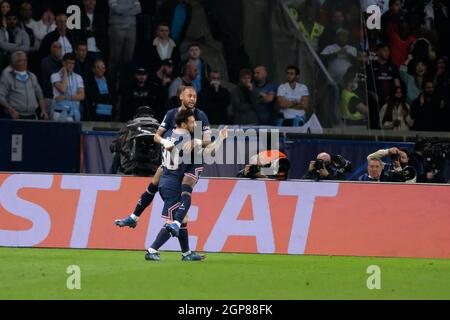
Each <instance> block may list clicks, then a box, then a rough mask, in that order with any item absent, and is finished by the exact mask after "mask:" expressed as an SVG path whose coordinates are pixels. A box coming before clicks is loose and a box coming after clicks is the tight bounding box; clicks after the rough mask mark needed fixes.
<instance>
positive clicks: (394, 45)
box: [388, 27, 416, 67]
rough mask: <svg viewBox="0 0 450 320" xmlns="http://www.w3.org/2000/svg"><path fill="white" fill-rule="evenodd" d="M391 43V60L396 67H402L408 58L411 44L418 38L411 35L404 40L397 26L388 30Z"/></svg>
mask: <svg viewBox="0 0 450 320" xmlns="http://www.w3.org/2000/svg"><path fill="white" fill-rule="evenodd" d="M388 37H389V45H390V48H391V60H392V63H393V64H394V65H395V66H396V67H400V66H401V65H402V64H403V63H404V62H405V61H406V59H407V58H408V54H409V51H410V49H411V45H412V44H413V43H414V41H415V40H416V37H415V36H413V35H409V36H408V38H406V40H402V39H401V38H400V35H399V34H398V32H397V30H396V29H395V28H391V27H390V28H389V30H388Z"/></svg>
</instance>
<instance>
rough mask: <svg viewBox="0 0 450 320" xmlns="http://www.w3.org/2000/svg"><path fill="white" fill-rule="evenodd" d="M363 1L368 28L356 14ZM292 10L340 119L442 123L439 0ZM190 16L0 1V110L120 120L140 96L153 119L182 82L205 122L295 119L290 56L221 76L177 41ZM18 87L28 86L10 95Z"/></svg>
mask: <svg viewBox="0 0 450 320" xmlns="http://www.w3.org/2000/svg"><path fill="white" fill-rule="evenodd" d="M71 4H76V5H79V6H80V8H81V29H80V30H79V29H71V28H68V24H67V21H68V16H67V15H66V13H65V10H66V8H67V6H69V5H71ZM373 4H375V5H378V6H379V7H380V9H381V12H382V17H381V29H379V30H378V29H373V30H369V29H368V28H366V24H365V21H366V19H367V18H368V16H367V15H366V14H365V11H366V8H367V7H368V6H369V5H373ZM291 14H293V15H294V17H295V19H297V20H298V24H299V30H300V32H302V33H303V34H304V36H305V39H306V40H307V41H309V42H310V44H311V46H312V48H314V50H316V51H317V53H318V56H319V57H320V58H321V59H322V60H323V62H324V65H325V66H326V68H327V69H328V72H329V74H330V75H331V77H332V78H333V79H334V80H335V82H336V83H337V84H338V85H339V87H340V89H341V90H340V97H339V108H338V110H336V111H337V113H338V114H339V116H340V118H341V119H342V120H343V122H344V123H345V124H346V125H363V126H368V127H370V128H372V129H380V128H381V129H384V130H400V131H406V130H425V131H426V130H433V131H450V121H449V120H448V119H449V118H450V90H449V89H450V79H449V67H448V61H447V57H448V55H449V53H450V48H449V44H448V41H446V40H445V37H446V35H447V31H448V30H449V25H450V20H449V12H448V6H447V4H446V3H445V1H442V0H420V1H408V0H364V1H359V0H343V1H331V0H304V1H302V2H301V5H300V7H298V8H291ZM191 18H192V5H191V3H190V0H166V1H162V4H161V5H160V6H157V1H143V0H142V1H140V0H66V1H56V0H44V1H37V0H10V1H8V0H4V1H1V3H0V19H1V24H2V25H1V28H0V50H1V52H0V64H1V68H2V79H1V81H0V104H1V107H2V108H0V114H1V117H4V118H27V119H30V118H36V119H53V120H60V121H121V122H126V121H128V120H130V119H131V118H132V117H133V115H134V113H135V111H136V110H137V108H139V107H140V106H142V105H148V106H150V107H151V108H152V109H153V112H154V116H155V117H156V118H157V119H158V120H162V119H161V118H162V116H163V115H164V114H165V111H166V110H167V109H169V108H172V107H176V106H177V105H178V104H179V100H178V92H179V91H180V88H182V87H183V86H187V85H189V86H194V87H195V89H196V91H197V94H198V98H199V103H198V106H199V108H202V109H205V111H206V112H207V114H208V115H210V117H211V123H212V124H239V125H278V126H301V125H303V124H304V123H305V121H306V120H307V115H308V114H309V112H308V111H311V110H313V106H311V105H310V96H309V88H308V87H307V85H305V84H302V83H299V81H298V79H299V74H300V70H299V68H298V67H297V66H294V65H290V66H288V67H287V69H286V82H285V83H273V82H272V81H271V70H268V68H267V67H266V66H264V65H260V66H256V67H254V68H248V67H247V68H240V71H239V73H238V74H239V75H238V77H236V78H237V79H236V83H234V85H235V86H232V87H230V86H226V85H224V80H225V79H223V78H222V75H221V73H220V72H219V71H218V70H216V69H214V68H212V67H211V66H210V64H209V63H208V61H206V60H205V59H204V57H203V56H202V44H201V43H190V44H189V45H188V46H185V47H186V49H184V50H183V51H181V47H182V43H183V41H184V40H185V38H186V33H187V30H188V28H189V25H190V22H191ZM219 40H223V44H224V46H225V44H226V39H219ZM226 49H227V48H225V51H226ZM17 52H19V55H17V54H16V53H17ZM15 54H16V55H15ZM24 55H25V58H24ZM24 59H25V61H23V60H24ZM227 62H228V63H230V61H227ZM19 64H20V65H19ZM72 64H73V68H72ZM3 78H4V79H3ZM229 78H230V79H233V78H234V76H232V75H230V77H229ZM36 79H37V80H36ZM27 88H31V89H32V91H33V92H34V97H35V98H34V99H26V98H23V96H22V99H19V98H17V96H18V95H22V93H21V91H24V92H26V94H27V95H30V91H28V89H27ZM15 97H16V98H15ZM14 99H16V100H14ZM42 101H43V102H42ZM18 103H20V105H18ZM24 103H25V105H24ZM63 110H66V111H64V112H62V111H63ZM61 114H63V115H66V114H67V115H68V116H61Z"/></svg>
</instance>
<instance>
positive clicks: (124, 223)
mask: <svg viewBox="0 0 450 320" xmlns="http://www.w3.org/2000/svg"><path fill="white" fill-rule="evenodd" d="M180 102H181V106H180V107H179V108H175V109H172V110H169V111H168V112H167V114H166V115H165V117H164V120H163V121H162V123H161V126H160V127H159V129H158V131H157V132H156V135H155V142H156V143H158V144H161V145H162V146H163V147H164V148H165V149H171V148H173V146H174V144H173V142H172V141H170V140H167V139H164V138H163V135H164V133H165V132H166V131H168V130H171V129H175V127H176V124H175V115H176V113H177V112H178V111H180V110H186V109H189V110H192V111H193V112H194V117H195V119H196V120H197V121H201V123H202V133H203V138H202V140H203V142H202V144H203V146H207V145H208V144H210V143H211V130H210V127H209V120H208V117H207V116H206V114H205V113H204V112H203V111H201V110H199V109H197V108H196V107H195V105H196V103H197V94H196V92H195V89H194V88H193V87H185V88H184V89H183V90H182V91H181V93H180ZM194 143H195V140H192V141H191V144H190V148H192V147H193V144H194ZM188 146H189V145H187V146H186V147H188ZM202 170H203V168H202V166H199V167H198V168H197V172H198V175H200V174H201V171H202ZM162 172H163V169H162V167H160V168H159V169H158V170H157V171H156V173H155V175H154V177H153V179H152V182H151V183H150V184H149V186H148V187H147V190H146V191H145V192H144V193H143V194H142V195H141V197H140V199H139V201H138V203H137V205H136V208H135V209H134V212H133V213H132V214H131V215H129V216H128V217H126V218H125V219H118V220H115V224H116V225H117V226H119V227H130V228H135V227H136V225H137V222H138V220H139V217H140V216H141V214H142V213H143V212H144V210H145V209H146V208H147V207H148V206H149V205H150V204H151V203H152V201H153V198H154V197H155V195H156V193H157V192H158V184H159V180H160V178H161V174H162ZM196 183H197V180H195V179H192V177H189V176H184V177H183V181H182V190H185V191H183V192H185V196H184V198H185V200H186V201H190V194H191V193H192V190H193V188H194V187H195V184H196ZM178 240H179V242H180V245H181V246H182V247H185V246H188V243H189V235H188V231H187V229H181V230H180V231H179V236H178ZM186 244H187V245H186Z"/></svg>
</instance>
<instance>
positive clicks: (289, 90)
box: [277, 66, 309, 127]
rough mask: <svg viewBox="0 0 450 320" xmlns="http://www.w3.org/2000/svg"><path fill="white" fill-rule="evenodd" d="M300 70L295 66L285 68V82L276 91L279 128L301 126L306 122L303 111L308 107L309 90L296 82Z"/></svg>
mask: <svg viewBox="0 0 450 320" xmlns="http://www.w3.org/2000/svg"><path fill="white" fill-rule="evenodd" d="M299 76H300V69H299V68H297V67H296V66H288V67H287V68H286V79H287V82H286V83H284V84H282V85H280V86H279V87H278V91H277V102H278V105H279V106H280V109H281V114H282V118H280V119H279V120H278V124H277V125H279V126H288V127H290V126H302V125H303V124H305V122H306V112H305V110H307V109H308V107H309V90H308V87H307V86H306V85H304V84H301V83H299V82H297V79H298V77H299Z"/></svg>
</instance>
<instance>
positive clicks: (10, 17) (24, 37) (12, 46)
mask: <svg viewBox="0 0 450 320" xmlns="http://www.w3.org/2000/svg"><path fill="white" fill-rule="evenodd" d="M18 23H19V20H18V17H17V14H16V13H14V12H13V11H11V10H10V11H8V13H7V14H6V28H1V29H0V48H1V50H2V54H3V64H4V65H6V64H8V63H9V58H10V56H11V54H12V53H13V52H15V51H23V52H25V53H28V51H29V50H30V38H29V37H28V34H27V33H26V32H25V31H23V30H21V29H20V28H19V27H18Z"/></svg>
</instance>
